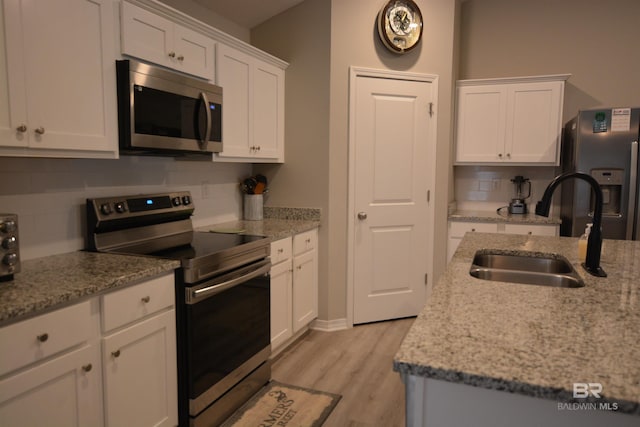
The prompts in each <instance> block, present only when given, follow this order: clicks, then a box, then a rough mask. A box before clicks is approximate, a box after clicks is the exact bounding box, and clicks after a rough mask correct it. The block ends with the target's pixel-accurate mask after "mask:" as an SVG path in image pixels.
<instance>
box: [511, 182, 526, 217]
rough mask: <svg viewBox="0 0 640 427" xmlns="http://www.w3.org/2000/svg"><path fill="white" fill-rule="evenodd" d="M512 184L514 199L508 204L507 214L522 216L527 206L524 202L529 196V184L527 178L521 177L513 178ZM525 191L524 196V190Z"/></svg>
mask: <svg viewBox="0 0 640 427" xmlns="http://www.w3.org/2000/svg"><path fill="white" fill-rule="evenodd" d="M511 182H513V184H514V186H515V188H514V197H513V199H511V201H510V202H509V213H510V214H516V215H523V214H526V213H527V204H526V203H525V200H526V199H528V198H529V197H530V196H531V182H530V181H529V178H525V177H523V176H521V175H518V176H515V177H513V179H512V180H511ZM525 187H527V189H526V193H527V194H526V196H525V191H524V188H525Z"/></svg>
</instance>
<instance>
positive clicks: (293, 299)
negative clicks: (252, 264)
mask: <svg viewBox="0 0 640 427" xmlns="http://www.w3.org/2000/svg"><path fill="white" fill-rule="evenodd" d="M317 247H318V230H317V229H314V230H310V231H306V232H304V233H300V234H297V235H295V236H293V239H292V238H291V237H287V238H285V239H282V240H278V241H275V242H273V243H272V244H271V262H272V264H273V266H272V267H271V348H272V350H277V349H278V348H282V347H283V345H284V344H286V343H287V342H290V338H292V337H294V336H295V335H296V333H298V332H300V331H302V330H304V328H305V327H307V326H308V325H309V324H310V323H311V322H312V321H313V320H314V319H315V318H316V317H317V316H318V256H317V253H318V249H317Z"/></svg>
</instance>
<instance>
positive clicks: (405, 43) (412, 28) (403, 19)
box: [377, 0, 422, 53]
mask: <svg viewBox="0 0 640 427" xmlns="http://www.w3.org/2000/svg"><path fill="white" fill-rule="evenodd" d="M377 27H378V35H379V36H380V40H382V42H383V43H384V45H385V46H386V47H387V48H388V49H389V50H390V51H392V52H395V53H404V52H406V51H408V50H410V49H412V48H414V47H415V46H416V45H417V44H418V42H419V41H420V37H421V36H422V14H421V13H420V9H419V8H418V6H417V5H416V4H415V3H414V2H413V1H412V0H391V1H389V2H387V3H386V4H385V5H384V7H383V8H382V9H380V12H379V13H378V23H377Z"/></svg>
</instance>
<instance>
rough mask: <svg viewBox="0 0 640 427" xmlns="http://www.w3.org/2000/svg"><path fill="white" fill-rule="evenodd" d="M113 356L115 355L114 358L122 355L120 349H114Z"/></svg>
mask: <svg viewBox="0 0 640 427" xmlns="http://www.w3.org/2000/svg"><path fill="white" fill-rule="evenodd" d="M111 356H113V357H114V358H116V357H120V350H116V351H112V352H111Z"/></svg>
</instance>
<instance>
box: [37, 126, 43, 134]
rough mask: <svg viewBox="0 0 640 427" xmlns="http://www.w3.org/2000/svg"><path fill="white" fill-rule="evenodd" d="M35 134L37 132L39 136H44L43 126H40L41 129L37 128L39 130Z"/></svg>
mask: <svg viewBox="0 0 640 427" xmlns="http://www.w3.org/2000/svg"><path fill="white" fill-rule="evenodd" d="M35 132H36V133H37V134H38V135H44V128H43V127H42V126H40V127H39V128H37V129H36V130H35Z"/></svg>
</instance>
